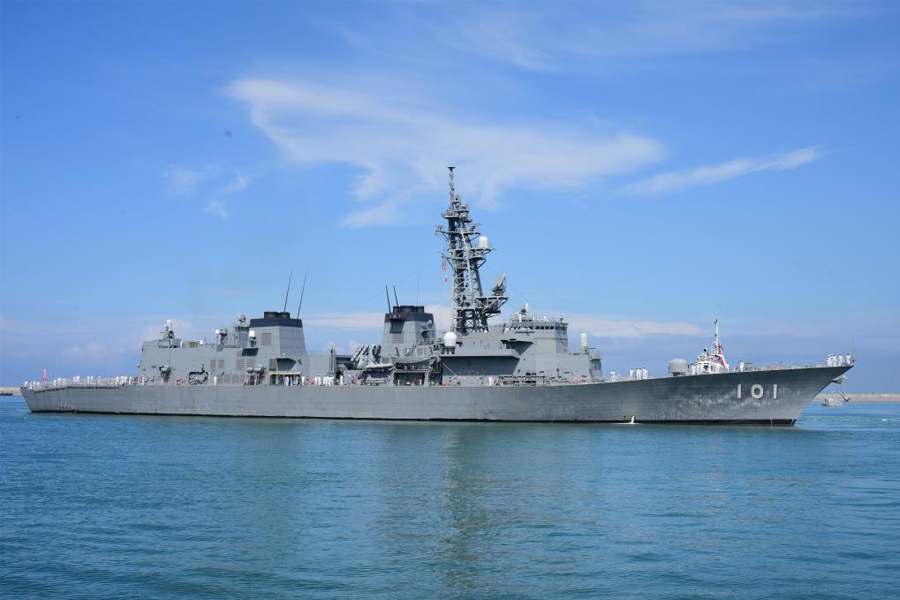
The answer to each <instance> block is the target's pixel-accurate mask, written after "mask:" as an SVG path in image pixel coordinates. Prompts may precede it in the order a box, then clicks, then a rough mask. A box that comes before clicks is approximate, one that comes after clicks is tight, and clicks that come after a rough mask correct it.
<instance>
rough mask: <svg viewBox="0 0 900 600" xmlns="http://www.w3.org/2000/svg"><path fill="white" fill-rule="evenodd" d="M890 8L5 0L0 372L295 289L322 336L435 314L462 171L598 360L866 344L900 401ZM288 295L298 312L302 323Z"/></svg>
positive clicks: (488, 218)
mask: <svg viewBox="0 0 900 600" xmlns="http://www.w3.org/2000/svg"><path fill="white" fill-rule="evenodd" d="M898 33H900V6H898V5H897V4H896V3H849V2H847V3H834V4H831V3H801V2H792V3H766V2H753V3H713V2H702V3H673V2H666V3H661V4H651V3H627V4H616V3H611V2H604V3H596V4H592V3H586V2H579V3H573V4H564V3H552V4H542V3H536V2H529V3H523V4H516V3H482V4H467V3H459V2H454V3H421V2H408V3H391V4H379V3H373V2H367V3H359V4H353V3H310V4H299V3H282V2H272V3H206V2H204V3H196V4H194V3H174V2H165V3H137V2H127V3H109V2H97V3H79V2H66V3H60V4H54V3H42V2H29V3H25V2H3V3H2V4H0V34H2V35H0V161H2V162H0V383H2V385H15V384H18V383H20V382H22V381H24V380H26V379H37V378H39V376H40V372H41V369H42V368H45V367H46V368H47V369H48V373H49V374H50V376H51V377H53V376H66V375H72V374H82V375H90V374H93V375H113V374H120V373H132V372H133V371H134V365H136V363H137V361H138V359H139V353H140V352H139V344H140V341H141V339H143V338H145V337H147V336H149V335H152V334H153V333H155V332H157V331H158V330H159V329H160V326H161V324H162V322H163V321H164V320H165V319H166V318H174V319H175V320H176V323H177V324H178V331H179V334H181V335H184V336H185V337H211V335H212V330H213V329H214V328H215V327H218V326H228V325H230V324H231V322H232V321H233V320H234V318H235V316H236V315H237V314H238V313H241V312H243V313H246V314H248V315H255V314H258V313H260V312H262V311H263V310H271V309H280V308H281V306H282V302H283V298H284V286H285V283H286V279H287V276H288V273H289V272H290V271H291V270H292V269H293V270H294V274H295V281H296V280H297V278H298V277H299V275H300V274H302V272H303V271H305V270H307V269H308V270H309V284H308V287H307V291H306V298H305V300H304V309H303V313H304V314H303V316H304V319H305V323H306V334H307V340H308V343H309V344H310V345H311V346H312V347H313V348H316V349H321V350H324V349H326V348H327V347H328V345H329V344H332V343H333V344H336V345H337V347H338V348H339V349H341V350H345V351H346V350H348V349H349V348H350V347H351V346H353V345H354V344H356V343H360V342H371V341H374V340H375V339H376V338H377V336H378V335H379V329H380V321H381V316H380V312H381V311H383V305H384V299H383V286H384V284H385V283H391V284H396V285H397V288H398V291H399V292H400V295H401V296H402V297H401V300H403V301H405V302H413V301H415V300H416V299H418V300H419V302H421V303H423V304H426V305H429V306H430V307H434V310H435V312H436V314H437V315H438V318H439V319H445V318H446V314H447V309H446V305H447V302H448V297H449V289H448V288H447V286H446V285H445V284H444V283H443V281H442V273H441V271H440V259H439V257H438V252H439V250H440V239H439V238H437V237H435V235H434V230H433V228H434V225H436V224H437V222H438V219H439V211H440V209H441V208H442V206H443V204H444V203H445V201H446V171H445V167H446V166H447V165H449V164H454V165H456V166H457V167H458V171H457V183H458V189H459V191H460V193H461V195H462V196H463V197H464V199H466V200H468V201H469V202H470V203H471V204H472V206H473V208H474V210H475V211H476V218H477V219H478V220H479V221H480V222H481V223H482V227H483V231H484V232H485V233H486V234H487V235H488V236H489V237H490V238H491V241H492V244H493V245H494V246H495V247H496V248H497V251H496V252H495V253H494V254H492V256H491V260H490V262H489V263H488V265H487V266H486V267H485V276H484V278H485V279H486V280H493V278H494V277H495V276H496V275H497V274H498V273H500V272H501V271H503V272H506V273H508V275H509V282H510V293H511V301H510V305H509V307H510V308H512V309H514V308H517V307H518V306H520V305H521V304H522V303H523V302H526V301H527V302H529V303H530V305H531V307H532V308H533V309H534V310H535V311H536V312H538V313H546V314H561V315H563V316H565V317H566V318H567V319H568V320H569V321H570V323H571V332H570V333H571V336H570V337H571V339H572V342H573V343H577V333H579V332H580V331H587V332H588V333H589V335H590V336H591V343H592V345H596V346H598V347H599V348H601V350H602V351H603V353H604V366H605V368H606V370H607V371H608V370H609V368H615V369H617V370H622V369H626V370H627V369H628V368H629V367H633V366H646V367H648V368H649V369H650V371H651V372H653V373H662V372H664V369H665V364H666V361H667V360H668V359H669V358H672V357H674V356H683V357H687V358H692V357H693V356H694V355H695V354H696V353H697V352H698V351H699V350H700V349H701V348H702V347H703V346H705V345H708V337H709V335H708V333H709V332H711V328H712V321H713V319H714V318H717V317H718V318H719V319H720V321H721V326H722V333H723V336H724V342H725V345H726V352H727V354H728V356H729V358H730V359H731V360H732V362H736V361H737V360H739V359H741V358H743V359H745V360H753V361H756V362H762V363H766V362H775V361H797V360H820V359H823V358H824V356H825V355H826V354H828V353H830V352H848V351H853V352H854V353H855V354H856V355H857V356H858V357H859V361H860V363H859V366H858V368H857V369H855V370H854V372H853V373H852V374H851V379H850V381H849V382H848V387H849V388H850V389H855V390H857V391H897V390H898V389H900V366H898V364H900V344H898V342H900V284H898V266H897V265H898V258H900V242H898V232H897V229H898V224H900V208H898V200H900V198H898V196H900V192H898V189H900V188H898V185H897V175H898V164H900V161H898V151H897V140H898V138H900V122H898V106H900V85H898V84H900V60H898V59H900V41H898V40H900V35H898ZM297 291H298V289H297V287H296V286H295V287H294V292H293V297H292V300H291V303H290V304H291V308H292V310H296V302H297V299H298V294H297Z"/></svg>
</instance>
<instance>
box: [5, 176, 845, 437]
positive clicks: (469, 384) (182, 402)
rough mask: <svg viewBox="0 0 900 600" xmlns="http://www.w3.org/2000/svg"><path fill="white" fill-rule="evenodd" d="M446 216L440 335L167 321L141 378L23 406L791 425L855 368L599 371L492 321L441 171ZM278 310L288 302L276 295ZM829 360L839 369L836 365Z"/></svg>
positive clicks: (71, 387) (420, 328)
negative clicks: (342, 337)
mask: <svg viewBox="0 0 900 600" xmlns="http://www.w3.org/2000/svg"><path fill="white" fill-rule="evenodd" d="M442 216H443V218H444V219H445V221H446V224H445V225H442V226H441V227H439V228H438V229H437V233H439V234H440V235H442V236H443V237H444V239H445V241H446V243H447V245H446V248H445V250H444V252H443V254H442V256H443V258H444V261H445V264H447V265H449V267H450V270H451V275H452V282H453V283H452V289H453V305H452V309H453V316H452V329H451V331H449V332H446V333H444V334H441V333H439V332H438V331H437V330H436V328H435V325H434V317H433V315H431V314H430V313H428V312H426V311H425V309H424V307H422V306H412V305H401V304H399V302H396V297H395V302H394V303H393V304H391V303H390V297H389V296H388V304H389V306H388V312H387V313H385V315H384V323H383V330H382V339H381V343H380V344H370V345H365V346H362V347H360V348H359V349H357V351H356V352H355V353H354V354H353V355H338V354H337V353H335V352H334V351H332V352H330V353H328V354H324V355H322V354H320V355H316V354H310V353H309V352H307V349H306V342H305V336H304V329H303V321H302V320H301V319H300V318H299V314H298V315H296V316H291V314H290V313H288V312H285V311H284V310H282V311H280V312H276V311H271V312H266V313H264V315H263V316H262V317H260V318H253V319H250V320H249V321H248V320H247V318H246V317H245V316H244V315H241V316H240V317H239V318H238V320H237V321H236V322H235V323H234V324H233V325H232V327H231V328H225V329H218V330H216V332H215V338H214V340H212V341H211V342H207V341H206V340H183V339H180V338H178V337H177V336H176V334H175V330H174V326H173V324H172V322H171V321H169V322H167V323H166V325H165V327H164V330H163V331H162V332H161V334H160V337H159V339H156V340H151V341H147V342H144V344H143V346H142V348H141V363H140V365H139V367H138V375H137V376H135V377H121V378H117V379H116V380H111V381H102V382H100V381H94V380H88V381H82V380H79V379H77V378H76V379H72V380H60V381H54V382H49V383H43V382H42V383H33V384H26V385H25V386H23V388H22V393H23V396H24V397H25V400H26V402H27V403H28V406H29V408H30V409H31V410H32V411H34V412H100V413H123V414H163V415H215V416H247V417H298V418H303V417H308V418H328V419H416V420H486V421H566V422H577V421H592V422H629V421H635V422H643V423H648V422H652V423H686V422H690V423H759V424H792V423H794V421H795V420H796V419H797V417H798V416H799V415H800V413H801V412H802V411H803V409H804V407H805V406H806V404H807V403H808V402H809V401H810V400H812V398H814V397H815V396H816V394H818V393H819V392H820V391H822V390H823V389H824V388H825V387H826V386H827V385H828V384H829V383H831V382H832V381H834V380H836V379H837V378H839V377H840V376H841V375H842V374H843V373H845V372H846V371H847V370H849V369H850V368H851V366H852V359H851V357H849V355H848V356H847V359H846V364H844V359H843V358H842V357H837V358H835V357H833V356H832V357H829V362H828V365H827V366H806V367H791V368H777V369H758V368H753V367H752V366H750V365H746V366H745V365H744V364H743V363H741V366H740V367H739V368H737V369H732V368H731V367H730V366H729V365H728V363H727V362H726V361H725V357H724V352H723V350H722V346H721V344H719V337H718V322H717V323H716V329H715V338H714V342H713V346H712V350H711V351H708V350H707V349H704V351H703V352H702V353H701V354H700V355H699V356H698V358H697V361H696V362H695V363H692V364H690V365H687V361H682V360H675V361H672V363H671V364H670V370H671V365H672V364H677V365H680V366H679V367H678V368H677V369H674V370H672V372H673V373H674V375H673V376H670V377H659V378H648V377H647V371H646V369H637V370H636V371H633V372H632V373H630V374H629V376H628V377H627V378H626V379H625V380H621V378H617V377H615V376H614V375H611V377H610V379H611V380H610V381H606V380H605V379H604V377H603V373H602V368H601V358H600V354H599V351H597V350H596V349H594V348H589V347H588V346H587V343H586V337H583V338H582V342H581V345H580V347H579V349H578V350H577V351H571V350H570V349H569V338H568V325H567V323H566V322H565V321H564V320H562V319H559V318H553V317H539V316H536V315H533V314H531V313H530V312H529V310H528V306H527V305H526V306H524V307H522V308H521V309H520V310H518V311H516V312H514V313H512V315H511V316H510V317H509V319H508V320H507V321H506V322H505V323H490V322H489V319H491V318H493V317H496V316H498V315H499V314H500V307H502V306H503V305H504V304H505V303H506V301H507V297H506V295H505V294H506V276H505V275H501V277H500V278H498V280H497V282H496V283H494V285H493V286H492V287H491V289H490V293H489V294H485V293H484V292H483V289H482V285H481V278H480V274H479V273H480V268H481V266H482V265H483V264H484V262H485V261H486V256H487V255H488V254H489V252H490V251H491V250H492V248H491V246H490V243H489V241H488V239H487V238H486V237H485V236H482V235H481V233H480V232H479V231H478V229H477V226H476V224H475V223H474V222H473V221H472V219H471V217H470V211H469V208H468V206H467V205H466V204H465V203H464V202H463V201H462V200H461V199H460V198H459V197H458V196H457V195H456V193H455V191H454V188H453V180H452V170H451V181H450V204H449V206H448V208H447V210H446V211H445V212H444V213H443V215H442ZM285 306H287V299H285ZM837 360H840V364H837V363H836V361H837Z"/></svg>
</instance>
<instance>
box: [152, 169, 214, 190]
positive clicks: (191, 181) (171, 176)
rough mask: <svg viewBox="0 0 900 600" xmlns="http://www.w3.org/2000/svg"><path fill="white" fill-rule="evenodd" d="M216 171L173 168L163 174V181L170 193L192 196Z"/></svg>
mask: <svg viewBox="0 0 900 600" xmlns="http://www.w3.org/2000/svg"><path fill="white" fill-rule="evenodd" d="M213 171H214V169H212V168H209V167H206V168H203V169H185V168H180V167H172V168H169V169H167V170H166V171H164V172H163V174H162V176H163V180H164V181H165V182H166V185H167V187H168V189H169V191H170V192H171V193H173V194H178V195H180V196H190V195H192V194H193V193H194V192H196V191H197V188H198V187H199V186H200V184H201V183H202V182H203V180H205V179H206V178H207V177H209V176H210V175H212V173H213Z"/></svg>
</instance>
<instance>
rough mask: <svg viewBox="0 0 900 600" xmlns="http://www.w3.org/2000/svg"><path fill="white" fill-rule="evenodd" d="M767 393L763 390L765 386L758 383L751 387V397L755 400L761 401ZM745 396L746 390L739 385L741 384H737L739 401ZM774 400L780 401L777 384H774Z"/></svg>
mask: <svg viewBox="0 0 900 600" xmlns="http://www.w3.org/2000/svg"><path fill="white" fill-rule="evenodd" d="M765 393H766V391H765V389H764V388H763V386H761V385H760V384H758V383H754V384H753V385H752V386H750V395H751V396H752V397H753V399H754V400H759V399H760V398H762V397H763V396H764V395H765ZM743 395H744V388H743V386H742V385H741V384H740V383H739V384H737V397H738V400H740V399H741V398H742V397H743ZM772 399H774V400H778V384H777V383H773V384H772Z"/></svg>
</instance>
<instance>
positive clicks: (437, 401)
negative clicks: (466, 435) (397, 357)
mask: <svg viewBox="0 0 900 600" xmlns="http://www.w3.org/2000/svg"><path fill="white" fill-rule="evenodd" d="M849 368H850V367H849V366H840V367H805V368H788V369H772V370H756V371H750V372H729V373H720V374H710V375H686V376H682V377H661V378H654V379H644V380H627V381H616V382H603V383H582V384H569V385H536V386H508V387H507V386H483V387H477V386H472V387H468V386H360V385H358V386H352V385H334V386H324V385H321V386H320V385H304V386H242V385H217V386H209V385H204V386H191V385H182V386H171V385H121V386H116V387H90V386H82V387H79V386H67V387H61V388H58V389H42V390H32V389H27V388H26V389H23V396H24V397H25V401H26V402H27V403H28V407H29V409H30V410H31V411H32V412H83V413H111V414H137V415H198V416H221V417H290V418H321V419H387V420H420V421H433V420H437V421H534V422H597V423H622V422H630V421H632V420H633V421H634V422H636V423H685V424H687V423H703V424H757V425H792V424H794V422H795V421H796V420H797V418H798V417H799V416H800V413H802V412H803V410H804V408H805V407H806V405H807V404H808V403H809V402H810V401H811V400H812V399H813V398H815V396H816V395H817V394H818V393H819V392H820V391H821V390H822V389H824V388H825V387H826V386H827V385H828V384H830V383H831V382H832V381H834V380H835V379H837V378H838V377H840V376H841V375H842V374H844V373H845V372H846V371H847V370H848V369H849Z"/></svg>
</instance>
